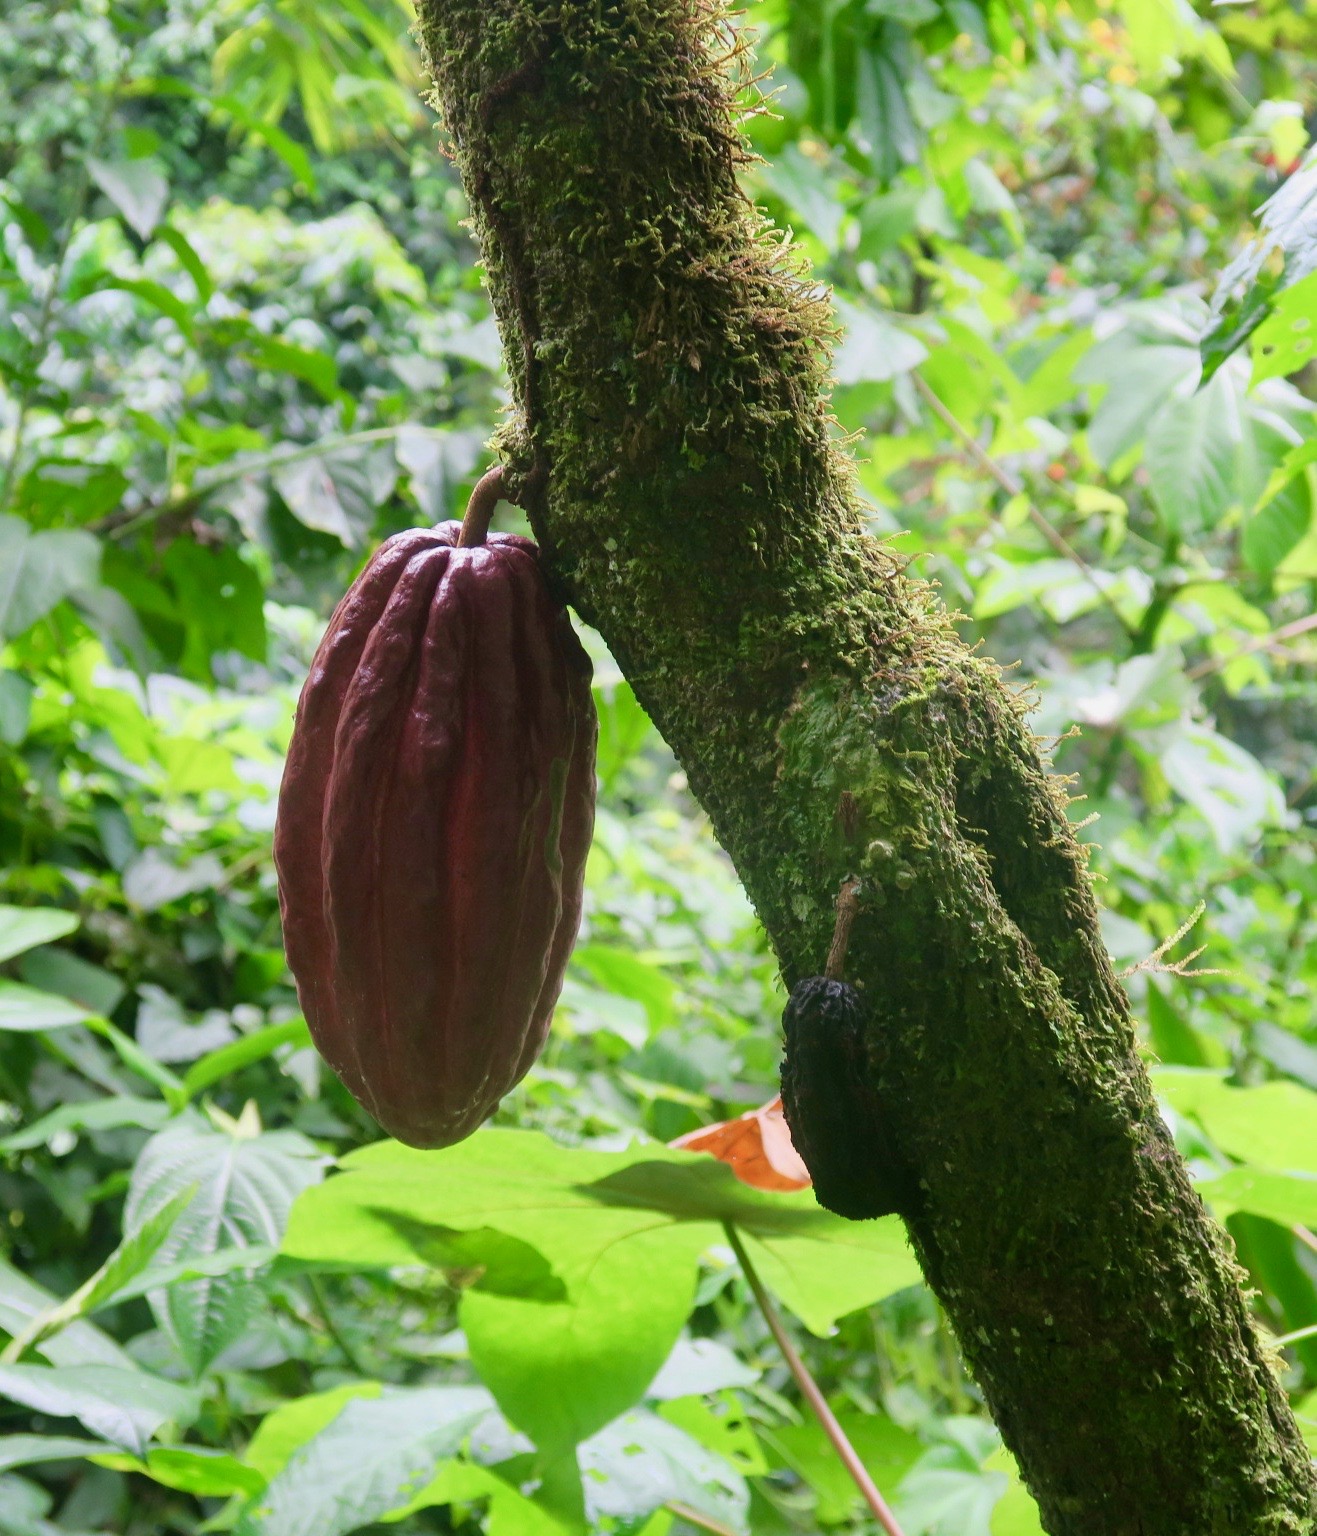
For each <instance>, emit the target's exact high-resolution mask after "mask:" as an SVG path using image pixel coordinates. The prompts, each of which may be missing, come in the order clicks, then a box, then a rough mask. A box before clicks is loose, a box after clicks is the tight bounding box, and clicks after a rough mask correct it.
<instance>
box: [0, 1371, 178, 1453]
mask: <svg viewBox="0 0 1317 1536" xmlns="http://www.w3.org/2000/svg"><path fill="white" fill-rule="evenodd" d="M0 1397H7V1398H9V1399H10V1400H11V1401H12V1402H15V1403H22V1404H23V1406H24V1407H25V1408H30V1409H32V1410H33V1412H35V1413H44V1414H47V1415H49V1417H51V1418H55V1419H66V1418H67V1419H77V1420H79V1422H81V1423H82V1424H85V1425H86V1427H87V1428H88V1429H89V1430H91V1431H92V1432H93V1434H97V1435H102V1436H104V1438H105V1439H106V1440H112V1441H114V1443H115V1444H116V1445H121V1446H123V1447H125V1449H127V1450H130V1451H134V1452H136V1454H138V1455H139V1456H140V1455H141V1454H142V1453H143V1452H144V1451H145V1450H146V1442H147V1441H148V1440H149V1439H150V1438H151V1437H152V1436H153V1435H154V1434H155V1433H156V1431H157V1430H159V1429H160V1428H161V1426H162V1425H165V1424H171V1423H172V1424H187V1423H190V1422H191V1421H192V1419H194V1418H195V1417H196V1415H197V1412H198V1410H199V1406H200V1405H199V1401H198V1398H197V1394H196V1393H195V1392H193V1391H191V1390H190V1389H189V1388H187V1387H180V1386H179V1385H177V1383H175V1382H172V1381H163V1380H161V1378H160V1377H159V1376H151V1375H148V1374H147V1372H145V1371H140V1370H124V1369H122V1368H121V1367H118V1366H112V1365H87V1364H83V1365H70V1366H46V1365H0Z"/></svg>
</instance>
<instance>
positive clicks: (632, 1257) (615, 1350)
mask: <svg viewBox="0 0 1317 1536" xmlns="http://www.w3.org/2000/svg"><path fill="white" fill-rule="evenodd" d="M707 1241H708V1236H707V1234H704V1233H700V1232H698V1231H691V1230H690V1229H686V1230H685V1231H682V1230H681V1229H680V1228H673V1227H671V1226H663V1227H660V1228H659V1229H657V1230H650V1231H640V1232H631V1233H626V1234H625V1235H623V1234H620V1233H619V1234H617V1235H615V1236H609V1237H605V1236H604V1235H603V1234H602V1233H598V1234H597V1241H596V1243H595V1244H592V1245H591V1246H592V1248H593V1250H594V1251H593V1252H591V1253H589V1254H588V1255H586V1254H582V1255H581V1256H580V1260H579V1262H578V1264H577V1265H576V1266H575V1267H574V1268H573V1269H571V1270H568V1271H567V1272H566V1273H565V1274H564V1279H565V1280H566V1282H567V1285H568V1299H567V1300H566V1301H564V1302H559V1303H552V1302H550V1303H545V1302H535V1301H526V1300H522V1299H519V1298H514V1297H505V1296H494V1295H490V1294H487V1293H486V1292H483V1291H476V1290H472V1291H467V1292H466V1293H465V1294H464V1295H463V1297H462V1307H461V1322H462V1328H463V1331H464V1332H465V1334H466V1338H467V1343H468V1345H469V1347H470V1350H471V1359H472V1361H473V1363H474V1364H475V1367H476V1369H477V1370H478V1371H479V1373H480V1379H481V1380H482V1381H483V1382H485V1383H486V1385H487V1386H488V1387H489V1388H490V1390H491V1391H492V1392H493V1393H494V1396H495V1397H496V1398H497V1399H498V1404H499V1407H500V1408H501V1409H502V1410H503V1412H504V1413H505V1414H506V1415H507V1416H508V1418H509V1419H510V1420H511V1421H512V1423H514V1424H515V1425H516V1426H517V1427H518V1428H519V1429H522V1430H524V1431H525V1432H526V1434H528V1435H529V1436H530V1437H531V1439H532V1440H534V1441H535V1443H536V1445H537V1446H539V1447H540V1449H541V1450H544V1451H548V1452H550V1453H553V1452H559V1451H562V1450H565V1449H566V1448H567V1447H569V1446H572V1445H575V1444H577V1443H578V1442H579V1441H581V1440H584V1439H586V1438H587V1437H588V1436H590V1435H592V1434H594V1433H595V1432H596V1431H598V1430H599V1429H601V1428H602V1427H603V1426H604V1425H605V1424H607V1423H609V1421H610V1420H612V1419H614V1418H615V1417H616V1416H617V1415H618V1414H619V1413H621V1412H623V1411H624V1410H625V1409H627V1408H629V1407H630V1406H631V1405H632V1404H633V1403H635V1402H637V1401H639V1399H640V1397H641V1395H642V1394H643V1392H644V1390H645V1388H646V1387H647V1386H648V1385H649V1383H650V1382H651V1381H652V1380H653V1379H654V1375H655V1373H656V1372H657V1371H658V1369H659V1367H660V1366H661V1365H662V1364H663V1362H664V1360H666V1359H667V1357H668V1355H669V1353H670V1352H671V1350H672V1345H673V1343H674V1342H675V1340H676V1338H677V1335H678V1334H679V1333H680V1331H681V1328H682V1325H683V1324H684V1323H685V1321H686V1319H687V1317H688V1316H689V1315H690V1309H691V1304H692V1302H693V1300H694V1295H695V1278H696V1275H695V1264H696V1260H697V1258H698V1257H699V1253H700V1251H701V1249H702V1248H703V1247H704V1246H706V1244H707ZM560 1262H561V1260H560Z"/></svg>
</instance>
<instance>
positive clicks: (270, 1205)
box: [124, 1111, 322, 1373]
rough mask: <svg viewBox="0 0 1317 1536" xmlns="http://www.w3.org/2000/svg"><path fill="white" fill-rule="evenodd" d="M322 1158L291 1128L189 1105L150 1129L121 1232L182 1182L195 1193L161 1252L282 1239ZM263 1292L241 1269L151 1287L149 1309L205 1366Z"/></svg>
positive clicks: (194, 1362)
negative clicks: (222, 1124)
mask: <svg viewBox="0 0 1317 1536" xmlns="http://www.w3.org/2000/svg"><path fill="white" fill-rule="evenodd" d="M321 1163H322V1159H321V1157H320V1154H319V1153H318V1152H317V1151H316V1149H315V1147H313V1146H312V1145H311V1143H310V1142H308V1141H306V1140H305V1139H304V1138H303V1137H301V1136H299V1135H298V1134H297V1133H296V1132H294V1131H272V1132H266V1133H263V1134H261V1133H255V1132H253V1131H252V1130H251V1128H249V1126H248V1125H247V1124H246V1123H245V1122H237V1123H236V1124H231V1129H229V1130H221V1129H217V1128H216V1127H215V1126H214V1125H212V1124H209V1123H208V1122H207V1121H205V1120H203V1119H202V1118H201V1116H199V1115H197V1114H195V1113H194V1112H192V1111H187V1112H185V1113H184V1114H183V1115H182V1116H180V1117H179V1119H177V1120H176V1121H175V1122H174V1123H173V1124H171V1125H169V1126H167V1127H166V1128H165V1129H164V1130H163V1131H160V1132H159V1133H158V1134H157V1135H155V1136H153V1137H152V1138H151V1140H150V1141H149V1142H148V1143H147V1144H146V1146H145V1147H144V1148H143V1149H142V1152H141V1155H140V1156H139V1157H138V1159H137V1163H136V1165H135V1167H134V1168H133V1176H132V1181H131V1183H130V1185H129V1189H128V1200H127V1203H126V1205H125V1207H124V1232H125V1234H126V1235H131V1234H133V1233H136V1232H138V1231H140V1230H141V1229H142V1228H144V1227H145V1226H146V1224H147V1223H148V1222H149V1221H151V1219H152V1218H153V1217H154V1216H155V1215H156V1213H157V1212H158V1211H159V1210H161V1208H162V1207H164V1206H165V1205H166V1204H167V1203H168V1202H169V1201H171V1200H172V1199H173V1198H174V1197H175V1195H176V1194H177V1193H178V1192H180V1191H181V1190H184V1189H187V1188H188V1187H190V1186H192V1185H196V1186H197V1195H196V1198H195V1199H194V1200H193V1201H192V1203H191V1205H190V1206H189V1207H188V1209H187V1211H186V1212H185V1213H184V1215H183V1216H182V1217H181V1219H180V1220H178V1221H177V1222H176V1223H175V1225H174V1227H173V1230H172V1232H171V1234H170V1236H169V1238H168V1239H167V1240H166V1242H165V1243H164V1244H163V1246H162V1247H161V1250H160V1255H161V1258H162V1259H163V1260H169V1261H173V1260H184V1259H192V1258H198V1257H202V1258H204V1257H206V1256H208V1255H210V1254H213V1253H215V1252H216V1251H217V1250H219V1249H220V1248H222V1247H231V1246H236V1247H239V1248H248V1247H251V1246H253V1245H258V1244H259V1245H266V1244H268V1245H271V1246H273V1245H277V1244H278V1242H279V1240H280V1239H281V1237H282V1236H283V1228H284V1222H285V1221H286V1219H287V1215H288V1211H289V1208H290V1206H291V1205H292V1202H293V1198H294V1197H295V1196H296V1195H297V1194H298V1193H299V1192H300V1191H301V1190H303V1189H306V1188H307V1187H308V1186H309V1185H311V1184H313V1183H315V1182H316V1181H317V1180H318V1179H319V1178H320V1171H321ZM259 1301H260V1291H259V1289H258V1287H257V1286H255V1285H254V1284H253V1283H252V1282H251V1281H250V1280H248V1279H246V1278H244V1277H243V1276H241V1275H240V1274H237V1273H229V1274H219V1275H214V1276H208V1277H203V1278H202V1279H199V1280H194V1281H191V1282H187V1283H182V1284H175V1285H173V1286H171V1287H169V1288H168V1289H167V1290H160V1291H156V1292H153V1293H152V1295H151V1297H150V1302H151V1308H152V1311H153V1312H154V1313H155V1315H156V1319H157V1321H158V1322H159V1323H160V1326H161V1327H162V1328H163V1329H165V1331H166V1332H167V1333H168V1334H169V1335H170V1337H171V1338H172V1339H173V1340H174V1342H175V1344H176V1345H177V1346H178V1349H179V1352H180V1353H181V1354H182V1356H183V1358H184V1359H185V1360H186V1361H187V1362H188V1364H189V1365H190V1366H191V1368H192V1369H193V1370H194V1371H196V1372H198V1373H199V1372H200V1371H201V1370H203V1369H204V1368H205V1366H206V1365H207V1364H209V1362H210V1361H211V1360H213V1359H214V1358H215V1356H216V1355H217V1354H219V1353H220V1352H221V1351H222V1350H223V1349H225V1348H226V1347H227V1346H228V1345H229V1344H230V1343H232V1342H233V1340H234V1339H236V1338H237V1337H238V1336H239V1335H240V1334H241V1333H242V1331H243V1329H244V1328H245V1327H246V1326H247V1324H248V1322H249V1321H250V1320H251V1317H252V1316H253V1314H254V1311H255V1309H256V1307H257V1306H258V1305H259Z"/></svg>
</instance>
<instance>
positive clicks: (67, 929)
mask: <svg viewBox="0 0 1317 1536" xmlns="http://www.w3.org/2000/svg"><path fill="white" fill-rule="evenodd" d="M81 921H82V919H81V918H80V917H79V916H78V914H77V913H76V912H61V911H59V910H57V909H56V908H54V907H7V906H0V961H5V960H12V959H13V958H14V956H15V955H21V954H22V953H23V951H24V950H26V949H35V948H36V947H37V945H38V944H51V943H53V942H54V941H55V940H56V939H62V938H65V937H66V936H67V935H68V934H70V933H74V932H76V930H77V928H78V926H79V924H80V923H81Z"/></svg>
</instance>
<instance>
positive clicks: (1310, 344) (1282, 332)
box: [1252, 272, 1317, 385]
mask: <svg viewBox="0 0 1317 1536" xmlns="http://www.w3.org/2000/svg"><path fill="white" fill-rule="evenodd" d="M1314 349H1317V272H1313V273H1310V274H1309V275H1308V276H1307V277H1305V278H1304V279H1303V280H1302V281H1301V282H1297V283H1295V284H1294V286H1293V287H1292V288H1286V289H1285V290H1284V291H1283V292H1282V293H1281V295H1280V296H1279V298H1277V300H1276V301H1275V304H1274V305H1273V306H1272V310H1271V314H1270V315H1268V317H1267V318H1266V320H1264V321H1263V322H1262V324H1261V325H1260V326H1259V327H1258V328H1257V330H1256V331H1254V332H1253V338H1252V350H1253V377H1252V382H1253V384H1255V385H1257V384H1260V383H1262V381H1263V380H1264V379H1275V378H1283V377H1284V376H1285V375H1286V374H1290V373H1297V372H1298V371H1299V370H1300V369H1301V368H1306V367H1307V365H1308V364H1309V363H1310V362H1311V361H1312V360H1313V357H1314V355H1315V352H1314Z"/></svg>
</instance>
